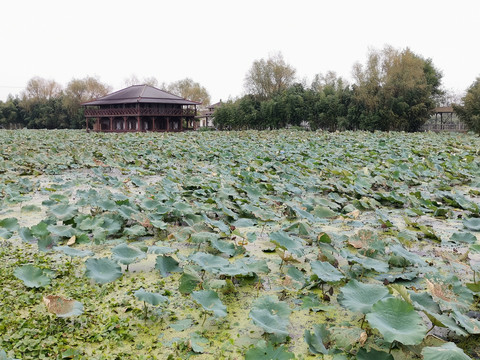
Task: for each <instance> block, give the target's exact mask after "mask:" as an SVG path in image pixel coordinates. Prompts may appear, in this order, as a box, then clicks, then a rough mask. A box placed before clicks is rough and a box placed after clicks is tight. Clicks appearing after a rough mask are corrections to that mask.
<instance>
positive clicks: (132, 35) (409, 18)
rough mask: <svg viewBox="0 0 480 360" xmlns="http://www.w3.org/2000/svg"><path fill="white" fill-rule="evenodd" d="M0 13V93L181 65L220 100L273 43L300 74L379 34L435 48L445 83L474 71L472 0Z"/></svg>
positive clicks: (74, 6)
mask: <svg viewBox="0 0 480 360" xmlns="http://www.w3.org/2000/svg"><path fill="white" fill-rule="evenodd" d="M1 13H2V19H1V21H0V39H1V41H0V46H1V49H2V50H1V52H0V100H6V98H7V96H8V94H10V93H11V94H13V95H16V94H19V93H20V92H21V91H22V88H23V87H24V86H25V85H26V84H27V82H28V80H29V79H31V78H32V77H34V76H40V77H43V78H46V79H53V80H55V81H57V82H59V83H60V84H62V85H63V86H65V85H66V84H67V83H68V82H69V81H70V80H71V79H73V78H76V79H78V78H83V77H85V76H96V77H98V78H99V79H100V81H102V82H104V83H107V84H109V85H111V86H112V87H113V88H114V89H115V90H118V89H121V88H123V87H124V82H125V79H126V78H128V77H130V76H131V75H136V76H137V77H138V78H139V79H143V78H145V77H152V76H153V77H155V78H157V79H158V81H159V82H160V83H162V82H166V83H169V82H172V81H176V80H180V79H184V78H186V77H189V78H192V79H193V80H194V81H196V82H199V83H200V84H201V85H202V86H204V87H205V88H206V89H207V90H208V92H209V93H210V96H211V99H212V102H217V101H218V100H219V99H223V100H226V99H228V98H229V97H236V96H239V95H242V93H243V91H244V88H243V82H244V78H245V74H246V73H247V71H248V70H249V68H250V67H251V65H252V63H253V61H254V60H258V59H262V58H265V59H266V58H268V56H269V55H271V54H273V53H274V52H277V51H280V52H281V53H282V54H283V56H284V58H285V60H286V62H287V63H288V64H290V65H291V66H293V67H294V68H295V69H296V70H297V75H298V77H299V78H300V79H303V78H306V79H307V81H311V79H312V78H313V76H314V75H315V74H318V73H325V72H327V71H329V70H332V71H335V72H337V74H338V75H340V76H343V77H345V78H347V79H350V78H351V69H352V66H353V64H354V63H355V62H357V61H359V62H361V63H364V62H365V60H366V55H367V51H368V48H369V47H374V48H377V49H380V48H382V47H383V46H384V45H386V44H389V45H392V46H394V47H395V48H398V49H403V48H405V47H409V48H410V49H411V50H412V51H414V52H415V53H417V54H419V55H422V56H423V57H425V58H431V59H432V60H433V63H434V65H435V66H436V67H437V68H438V69H440V70H441V71H442V72H443V74H444V78H443V84H444V86H445V87H446V88H447V89H453V90H454V91H457V92H463V91H464V90H465V89H466V88H467V87H468V86H470V85H471V84H472V83H473V81H474V80H475V78H476V77H477V76H480V46H479V40H478V37H479V35H480V30H479V29H480V27H479V24H480V1H479V0H454V1H444V0H436V1H433V0H403V1H387V0H363V1H362V0H343V1H342V0H328V1H323V0H317V1H309V0H297V1H283V0H275V1H270V0H241V1H237V0H235V1H229V0H223V1H221V0H203V1H200V0H181V1H175V0H170V1H160V0H157V1H144V0H137V1H123V0H115V1H110V0H95V1H92V0H82V1H66V0H42V1H40V0H15V1H4V2H2V6H1Z"/></svg>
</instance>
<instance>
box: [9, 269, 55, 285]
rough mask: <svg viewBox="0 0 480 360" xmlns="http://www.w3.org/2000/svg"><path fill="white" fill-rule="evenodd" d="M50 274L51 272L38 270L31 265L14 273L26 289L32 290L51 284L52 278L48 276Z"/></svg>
mask: <svg viewBox="0 0 480 360" xmlns="http://www.w3.org/2000/svg"><path fill="white" fill-rule="evenodd" d="M50 274H51V273H50V272H49V271H46V270H44V269H40V268H37V267H35V266H33V265H31V264H29V265H23V266H20V267H17V268H16V269H15V270H14V272H13V275H15V277H16V278H17V279H20V280H22V281H23V284H24V285H25V286H26V287H31V288H40V287H43V286H47V285H48V284H50V277H49V276H47V275H50Z"/></svg>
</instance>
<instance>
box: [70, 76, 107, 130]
mask: <svg viewBox="0 0 480 360" xmlns="http://www.w3.org/2000/svg"><path fill="white" fill-rule="evenodd" d="M110 91H111V87H110V86H109V85H106V84H104V83H102V82H100V80H99V79H97V78H94V77H90V76H87V77H85V78H83V79H73V80H71V81H70V82H69V83H68V84H67V87H66V89H65V96H63V98H62V99H63V106H64V107H65V109H66V111H67V113H68V115H69V118H70V126H69V127H72V128H82V127H83V124H84V122H85V118H84V116H83V108H82V106H81V104H82V103H84V102H87V101H90V100H94V99H97V98H99V97H102V96H104V95H106V94H108V93H109V92H110Z"/></svg>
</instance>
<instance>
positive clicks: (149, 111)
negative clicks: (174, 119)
mask: <svg viewBox="0 0 480 360" xmlns="http://www.w3.org/2000/svg"><path fill="white" fill-rule="evenodd" d="M195 114H196V111H195V109H161V108H111V109H85V117H88V118H98V117H119V116H120V117H121V116H179V117H188V116H195Z"/></svg>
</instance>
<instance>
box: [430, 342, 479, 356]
mask: <svg viewBox="0 0 480 360" xmlns="http://www.w3.org/2000/svg"><path fill="white" fill-rule="evenodd" d="M422 356H423V360H469V359H471V358H470V357H469V356H468V355H466V354H465V353H464V352H463V350H462V349H460V348H458V347H457V345H455V343H452V342H448V343H446V344H443V345H442V346H438V347H432V346H426V347H424V348H423V349H422Z"/></svg>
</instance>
